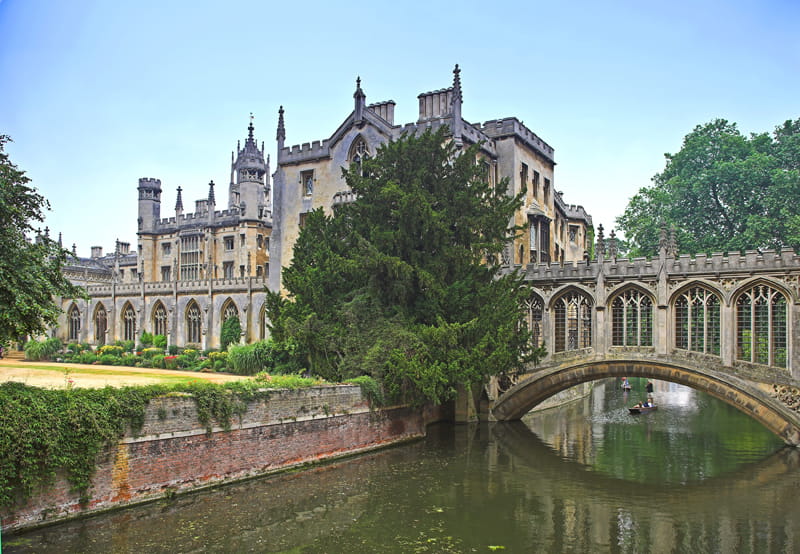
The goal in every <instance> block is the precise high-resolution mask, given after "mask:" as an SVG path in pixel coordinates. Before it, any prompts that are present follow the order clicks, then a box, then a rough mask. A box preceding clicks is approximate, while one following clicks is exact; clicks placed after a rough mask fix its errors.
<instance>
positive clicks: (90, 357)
mask: <svg viewBox="0 0 800 554" xmlns="http://www.w3.org/2000/svg"><path fill="white" fill-rule="evenodd" d="M72 361H73V362H75V363H78V364H93V363H95V362H96V361H97V356H96V355H95V354H94V353H93V352H92V351H91V350H89V351H88V352H81V353H80V354H78V355H77V356H74V357H73V358H72Z"/></svg>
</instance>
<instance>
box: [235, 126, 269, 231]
mask: <svg viewBox="0 0 800 554" xmlns="http://www.w3.org/2000/svg"><path fill="white" fill-rule="evenodd" d="M254 129H255V128H254V127H253V115H252V114H250V125H248V127H247V132H248V134H247V140H246V141H245V143H244V148H240V147H239V146H238V145H237V148H236V150H237V153H236V160H235V161H234V162H233V164H232V167H231V173H232V174H233V177H234V178H235V182H234V181H233V179H232V181H231V191H230V196H231V204H233V205H234V206H238V207H239V208H240V209H241V216H242V218H243V219H250V220H255V219H258V220H260V219H264V217H265V213H266V210H268V209H269V206H267V194H266V190H267V185H268V183H267V179H268V178H269V176H268V175H267V163H266V161H265V160H264V148H263V147H262V148H260V149H259V148H258V144H256V141H255V138H254V137H253V130H254Z"/></svg>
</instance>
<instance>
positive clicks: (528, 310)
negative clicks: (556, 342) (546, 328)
mask: <svg viewBox="0 0 800 554" xmlns="http://www.w3.org/2000/svg"><path fill="white" fill-rule="evenodd" d="M543 308H544V303H543V302H542V299H541V298H540V297H539V295H537V294H532V295H531V297H530V298H528V299H527V300H526V301H525V321H526V322H527V323H528V330H529V331H530V332H531V347H533V348H538V347H540V346H541V345H542V344H543V343H544V335H543V334H542V313H543V311H544V310H543Z"/></svg>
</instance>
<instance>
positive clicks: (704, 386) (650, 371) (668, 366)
mask: <svg viewBox="0 0 800 554" xmlns="http://www.w3.org/2000/svg"><path fill="white" fill-rule="evenodd" d="M625 376H627V377H648V378H652V379H659V380H663V381H670V382H673V383H679V384H682V385H686V386H688V387H691V388H693V389H697V390H700V391H702V392H705V393H707V394H710V395H711V396H713V397H715V398H718V399H719V400H722V401H723V402H725V403H727V404H730V405H731V406H733V407H734V408H736V409H738V410H740V411H741V412H743V413H745V414H747V415H749V416H750V417H752V418H753V419H755V420H756V421H758V422H760V423H761V424H762V425H763V426H764V427H766V428H767V429H769V430H770V431H771V432H772V433H774V434H775V435H777V436H778V437H780V438H781V439H782V440H783V441H784V442H785V443H786V444H789V445H792V446H797V445H799V444H800V416H798V414H797V413H795V412H792V411H791V410H789V409H788V408H786V407H785V406H784V405H783V404H781V402H780V401H778V400H777V399H775V398H773V397H771V396H769V394H767V393H765V392H764V391H762V390H760V389H758V388H757V387H756V386H755V385H752V384H749V383H747V382H745V381H743V380H741V379H739V378H737V377H735V376H732V375H722V374H719V373H718V372H715V371H713V370H706V369H701V368H695V367H687V366H682V365H678V364H672V363H667V362H661V361H649V360H648V361H645V360H604V361H590V362H584V363H579V364H575V365H571V366H566V367H565V366H560V367H555V368H551V369H548V370H542V371H539V372H537V373H534V374H531V375H530V376H529V377H527V378H526V379H524V380H523V381H520V382H519V383H517V384H516V385H514V386H513V387H511V388H510V389H509V390H508V391H506V392H505V393H504V394H503V395H502V396H500V397H499V398H498V399H497V400H496V401H495V402H494V404H493V405H492V408H491V410H492V415H494V417H495V418H496V419H497V420H499V421H511V420H517V419H519V418H521V417H522V416H523V415H525V414H526V413H528V412H529V411H530V410H531V408H533V407H534V406H536V405H537V404H539V403H541V402H542V401H544V400H546V399H547V398H550V397H551V396H553V395H555V394H557V393H559V392H561V391H563V390H566V389H568V388H570V387H573V386H575V385H579V384H581V383H585V382H587V381H596V380H598V379H605V378H608V377H625Z"/></svg>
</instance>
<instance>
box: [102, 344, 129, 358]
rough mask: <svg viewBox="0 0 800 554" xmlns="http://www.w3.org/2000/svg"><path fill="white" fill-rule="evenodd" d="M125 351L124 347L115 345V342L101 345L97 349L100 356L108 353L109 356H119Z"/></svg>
mask: <svg viewBox="0 0 800 554" xmlns="http://www.w3.org/2000/svg"><path fill="white" fill-rule="evenodd" d="M123 352H124V350H123V349H122V346H117V345H114V344H106V345H105V346H101V347H100V348H98V349H97V354H98V355H99V356H106V355H108V356H117V357H119V356H122V353H123Z"/></svg>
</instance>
